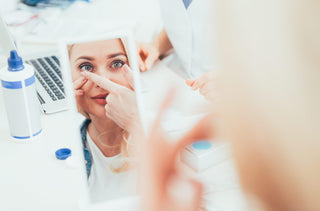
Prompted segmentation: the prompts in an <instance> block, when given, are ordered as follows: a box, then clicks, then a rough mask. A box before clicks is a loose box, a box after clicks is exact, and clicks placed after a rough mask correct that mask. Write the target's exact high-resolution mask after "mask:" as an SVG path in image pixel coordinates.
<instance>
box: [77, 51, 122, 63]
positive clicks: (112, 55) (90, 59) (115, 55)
mask: <svg viewBox="0 0 320 211" xmlns="http://www.w3.org/2000/svg"><path fill="white" fill-rule="evenodd" d="M117 56H125V57H127V54H125V53H122V52H120V53H114V54H110V55H108V57H107V58H108V59H112V58H115V57H117ZM79 59H85V60H89V61H93V60H94V58H93V57H90V56H80V57H78V58H77V59H76V60H75V61H78V60H79Z"/></svg>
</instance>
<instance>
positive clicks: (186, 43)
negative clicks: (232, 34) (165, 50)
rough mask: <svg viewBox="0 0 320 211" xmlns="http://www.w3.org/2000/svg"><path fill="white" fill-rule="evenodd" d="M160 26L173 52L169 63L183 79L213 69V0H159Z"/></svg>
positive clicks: (215, 48)
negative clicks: (187, 0)
mask: <svg viewBox="0 0 320 211" xmlns="http://www.w3.org/2000/svg"><path fill="white" fill-rule="evenodd" d="M159 2H160V7H161V13H162V19H163V25H164V27H165V29H166V31H167V34H168V37H169V39H170V41H171V43H172V45H173V47H174V49H175V52H174V55H172V56H171V61H170V62H169V64H170V65H172V66H173V68H176V69H177V71H178V72H179V73H180V74H181V75H182V76H183V77H184V78H195V77H199V76H201V75H202V74H203V73H205V72H207V71H211V70H215V69H217V66H218V64H217V56H216V55H217V53H216V52H217V36H216V30H215V26H216V24H215V15H214V13H215V11H214V2H215V1H214V0H193V1H192V3H191V4H190V6H189V8H188V9H186V8H185V6H184V4H183V1H182V0H159Z"/></svg>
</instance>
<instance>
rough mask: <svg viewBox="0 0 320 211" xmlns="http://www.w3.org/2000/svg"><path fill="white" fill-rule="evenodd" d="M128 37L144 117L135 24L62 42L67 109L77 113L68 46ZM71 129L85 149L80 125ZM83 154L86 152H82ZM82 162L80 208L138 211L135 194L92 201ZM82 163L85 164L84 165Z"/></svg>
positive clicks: (137, 199) (62, 63)
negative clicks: (81, 141)
mask: <svg viewBox="0 0 320 211" xmlns="http://www.w3.org/2000/svg"><path fill="white" fill-rule="evenodd" d="M120 37H125V38H126V41H127V46H128V49H127V52H128V54H129V55H130V56H128V58H130V59H131V60H130V61H129V62H130V67H131V69H132V70H133V80H134V86H135V87H134V88H135V92H136V99H137V107H138V111H139V115H140V119H141V114H142V113H141V110H142V109H141V105H142V103H141V102H142V101H141V92H140V90H141V84H140V76H139V73H140V70H139V66H138V63H137V61H138V60H137V50H136V45H135V40H134V37H133V32H132V26H121V27H120V26H119V25H118V26H117V27H116V29H112V30H110V32H107V33H103V34H99V35H93V36H84V37H79V38H75V39H72V40H62V41H61V42H60V43H59V49H60V55H61V66H62V75H63V81H64V84H65V93H66V96H67V99H68V100H67V101H68V109H69V110H70V111H72V112H74V115H76V114H78V111H77V106H76V101H75V97H74V90H73V85H72V78H71V68H70V63H69V54H68V49H67V46H68V45H70V44H73V43H80V42H92V41H96V40H106V39H115V38H120ZM70 127H71V129H72V131H74V133H75V136H74V139H75V140H74V141H77V142H79V144H77V146H78V147H79V148H78V149H76V150H80V151H82V146H81V143H80V141H79V140H81V136H80V132H79V128H78V126H77V124H74V125H72V126H70ZM81 155H83V153H82V154H81ZM80 162H81V165H80V166H81V168H82V169H81V172H82V174H81V175H79V176H80V177H81V180H82V184H83V185H82V187H81V190H82V193H81V194H80V195H81V197H80V198H79V204H78V206H79V207H78V208H79V210H84V211H100V210H130V211H131V210H135V209H136V210H138V207H139V198H140V197H139V196H138V195H137V196H132V197H123V198H117V199H112V200H106V201H103V202H99V203H91V202H90V196H89V189H88V182H87V175H86V169H85V165H84V156H81V157H80ZM82 164H83V165H82Z"/></svg>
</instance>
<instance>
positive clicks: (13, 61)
mask: <svg viewBox="0 0 320 211" xmlns="http://www.w3.org/2000/svg"><path fill="white" fill-rule="evenodd" d="M23 68H24V66H23V62H22V58H21V57H20V56H19V55H18V53H17V51H16V50H12V51H11V52H10V57H9V58H8V70H9V71H12V72H16V71H20V70H23Z"/></svg>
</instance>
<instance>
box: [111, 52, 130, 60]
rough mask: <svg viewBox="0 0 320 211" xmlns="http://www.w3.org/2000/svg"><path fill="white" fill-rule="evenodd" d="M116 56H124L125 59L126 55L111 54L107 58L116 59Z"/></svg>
mask: <svg viewBox="0 0 320 211" xmlns="http://www.w3.org/2000/svg"><path fill="white" fill-rule="evenodd" d="M117 56H125V57H127V54H125V53H122V52H120V53H115V54H111V55H109V56H108V57H107V58H108V59H111V58H114V57H117Z"/></svg>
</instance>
